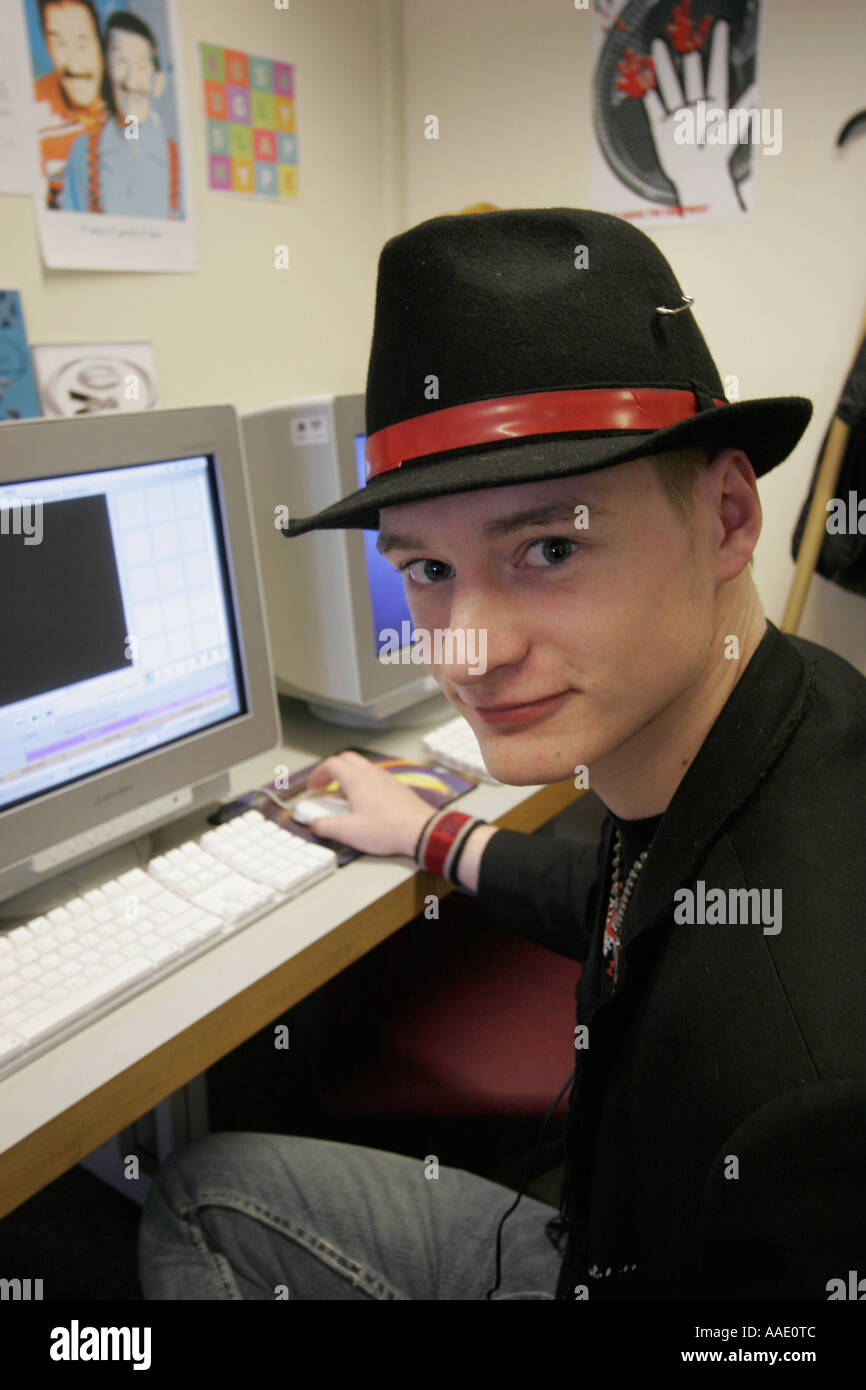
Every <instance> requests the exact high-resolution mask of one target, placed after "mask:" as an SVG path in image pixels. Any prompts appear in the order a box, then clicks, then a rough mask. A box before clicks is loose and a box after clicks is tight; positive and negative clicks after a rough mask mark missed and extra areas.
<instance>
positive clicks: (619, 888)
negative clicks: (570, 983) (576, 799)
mask: <svg viewBox="0 0 866 1390" xmlns="http://www.w3.org/2000/svg"><path fill="white" fill-rule="evenodd" d="M648 854H649V850H648V849H645V850H644V851H643V854H641V855H640V856H639V858H637V859H636V860H635V862H634V864H633V865H632V868H631V873H630V874H629V876H628V878H627V879H626V882H625V887H623V885H622V884H621V883H620V881H619V866H620V862H621V860H622V836H621V835H620V833H619V831H618V830H617V832H616V840H615V848H614V853H613V874H612V877H611V884H610V897H609V899H608V904H607V918H606V920H605V927H604V935H605V941H604V954H605V955H607V954H608V953H609V952H610V954H611V961H610V965H609V966H608V968H607V973H608V976H609V977H610V979H611V981H612V983H613V986H614V988H616V984H617V981H618V980H619V961H620V955H621V953H622V940H621V933H622V922H623V918H624V917H625V913H626V908H627V907H628V901H629V898H630V897H631V895H632V891H633V889H634V885H635V883H636V882H637V876H638V874H639V873H640V871H641V869H642V868H643V866H644V863H645V862H646V857H647V855H648Z"/></svg>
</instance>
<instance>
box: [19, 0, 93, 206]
mask: <svg viewBox="0 0 866 1390" xmlns="http://www.w3.org/2000/svg"><path fill="white" fill-rule="evenodd" d="M39 10H40V16H41V19H42V32H43V34H44V35H45V46H46V48H47V49H48V52H49V54H50V55H51V61H52V63H53V64H54V67H53V68H52V70H51V71H50V72H46V73H44V74H43V76H42V77H40V78H37V80H36V82H35V83H34V84H33V100H34V101H35V103H36V127H37V130H38V132H39V148H40V152H41V155H42V172H43V174H44V176H45V179H46V183H47V191H46V202H47V205H48V207H50V208H56V207H57V206H58V200H59V197H60V191H61V189H62V188H63V175H64V171H65V169H66V161H67V160H68V158H69V152H70V150H71V149H72V146H73V145H74V144H75V141H76V140H78V139H79V138H80V137H81V136H82V135H89V134H90V133H92V132H93V131H98V130H99V129H100V127H101V125H102V123H103V121H104V120H105V114H106V104H105V99H104V93H103V85H104V78H105V63H104V60H103V55H102V42H101V40H100V37H99V19H98V18H97V14H96V10H95V9H94V6H93V0H40V4H39Z"/></svg>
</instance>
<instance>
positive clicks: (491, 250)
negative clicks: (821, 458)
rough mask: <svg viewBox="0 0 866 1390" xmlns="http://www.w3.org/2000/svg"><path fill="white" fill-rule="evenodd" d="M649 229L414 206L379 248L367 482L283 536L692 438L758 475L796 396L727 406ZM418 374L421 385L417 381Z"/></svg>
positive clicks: (690, 442)
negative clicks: (420, 215)
mask: <svg viewBox="0 0 866 1390" xmlns="http://www.w3.org/2000/svg"><path fill="white" fill-rule="evenodd" d="M693 302H694V301H693V299H690V298H689V297H688V296H686V295H685V294H684V293H683V291H682V289H681V287H680V285H679V284H678V282H677V279H676V276H675V275H674V273H673V271H672V270H671V267H670V266H669V265H668V263H667V261H666V260H665V258H664V256H663V255H662V253H661V251H660V250H659V249H658V247H657V246H656V244H655V242H654V241H653V240H652V239H651V238H650V237H648V236H646V235H645V233H643V232H641V231H639V230H638V229H637V228H636V227H634V226H632V225H631V224H630V223H628V222H624V221H623V220H622V219H620V218H618V217H613V216H610V215H608V214H607V213H600V212H590V211H583V210H580V209H575V208H515V209H508V210H500V211H495V212H479V213H469V214H467V215H465V216H457V217H455V216H451V215H445V216H441V217H433V218H430V219H429V220H428V221H426V222H421V223H419V224H418V226H416V227H411V228H410V229H409V230H408V231H406V232H402V233H401V234H400V235H399V236H395V237H392V238H391V239H390V241H388V242H386V243H385V246H384V247H383V249H382V253H381V255H380V258H379V275H378V283H377V289H376V311H375V318H374V325H373V341H372V346H371V350H370V364H369V370H368V375H367V395H366V416H367V419H366V424H367V442H366V462H367V483H366V486H365V487H363V488H361V489H360V490H359V491H357V492H353V493H351V494H350V495H349V496H348V497H344V498H343V499H342V500H341V501H338V502H334V503H333V504H332V505H331V506H328V507H325V508H323V510H322V511H320V512H317V513H316V514H315V515H313V516H309V517H303V518H298V519H297V520H295V521H291V522H289V524H288V525H287V526H286V527H284V528H283V530H284V534H285V535H287V536H296V535H301V534H303V533H304V532H306V531H315V530H323V529H328V528H334V527H350V528H351V527H361V528H372V529H377V528H378V526H379V512H380V510H381V508H383V507H391V506H396V505H397V504H399V503H403V502H419V501H423V500H426V499H428V498H431V497H440V496H443V495H445V494H448V493H455V492H468V491H473V490H475V489H477V488H486V487H502V486H507V485H514V484H516V483H527V482H538V481H541V480H542V479H548V478H560V477H567V476H570V475H573V474H579V473H587V472H591V471H592V470H593V469H597V468H607V467H610V466H611V465H613V464H616V463H625V462H626V461H627V460H629V459H637V458H644V457H648V456H651V455H656V454H663V453H670V452H672V451H674V450H679V449H686V448H691V447H693V446H698V445H702V446H706V447H707V448H709V449H710V450H711V451H717V450H718V449H721V448H726V447H730V448H738V449H742V450H743V452H744V453H745V454H746V455H747V457H748V458H749V460H750V462H751V464H752V467H753V468H754V470H755V473H756V475H757V476H758V477H761V476H762V475H763V474H764V473H767V472H769V470H770V469H771V468H775V466H776V465H777V464H778V463H781V462H782V460H783V459H785V458H787V456H788V454H790V452H791V450H792V449H793V448H794V446H795V445H796V443H797V441H798V440H799V438H800V436H801V435H802V433H803V431H804V430H805V428H806V426H807V425H808V423H809V419H810V417H811V414H812V405H811V402H810V401H808V400H806V399H805V398H804V397H801V396H776V397H770V398H766V399H760V400H752V401H737V402H732V403H731V402H728V401H726V399H725V394H724V388H723V386H722V381H721V377H720V376H719V372H718V370H717V368H716V365H715V363H714V362H713V359H712V357H711V355H710V352H709V349H708V347H707V345H706V343H705V341H704V338H703V336H702V334H701V331H700V329H699V328H698V325H697V323H696V321H695V318H694V314H693V312H692V304H693ZM434 383H435V385H434Z"/></svg>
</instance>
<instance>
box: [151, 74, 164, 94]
mask: <svg viewBox="0 0 866 1390" xmlns="http://www.w3.org/2000/svg"><path fill="white" fill-rule="evenodd" d="M165 82H166V77H165V73H164V72H158V73H157V74H156V75H155V77H154V79H153V99H154V101H159V99H160V97H161V96H162V94H163V92H164V91H165Z"/></svg>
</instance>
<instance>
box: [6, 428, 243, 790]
mask: <svg viewBox="0 0 866 1390" xmlns="http://www.w3.org/2000/svg"><path fill="white" fill-rule="evenodd" d="M0 523H2V524H0V592H2V593H3V595H4V604H3V610H4V611H3V615H2V617H0V652H2V672H0V809H7V808H8V807H11V806H13V805H17V804H19V803H21V802H26V801H28V800H30V799H32V798H33V797H36V796H39V795H40V794H41V793H43V792H46V791H50V790H55V789H57V788H59V787H63V786H66V785H68V784H70V783H72V782H75V781H78V780H80V779H81V778H82V777H86V776H89V775H92V774H93V773H94V772H99V771H102V770H104V769H106V768H109V767H113V766H116V765H117V764H118V763H122V762H126V761H128V760H130V759H133V758H135V757H139V756H141V755H143V754H146V753H148V752H153V751H155V750H157V749H160V748H163V747H165V746H167V745H169V744H172V743H175V742H177V741H178V740H180V739H183V738H187V737H190V736H193V735H195V734H196V733H199V732H201V731H203V730H205V729H209V728H212V727H215V726H216V725H218V724H221V723H223V722H225V721H226V720H228V719H231V718H233V717H235V716H237V715H239V714H243V713H245V712H246V711H247V707H248V706H247V697H246V693H245V690H244V685H243V677H242V669H241V662H240V649H239V640H238V630H237V622H236V617H235V612H234V605H233V601H232V593H231V584H230V582H229V574H228V559H227V549H226V538H225V535H224V532H223V525H222V519H221V514H220V505H219V489H218V486H217V479H216V461H215V460H214V459H213V458H209V457H206V456H204V455H202V456H198V457H195V458H183V459H170V460H165V461H160V462H158V463H142V464H136V465H132V466H130V467H127V468H117V469H109V470H104V471H100V472H90V473H86V472H80V473H76V474H74V475H73V474H67V475H64V476H62V477H55V478H46V479H42V480H38V481H31V482H28V483H27V484H26V487H25V485H24V484H13V483H6V484H3V485H0Z"/></svg>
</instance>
